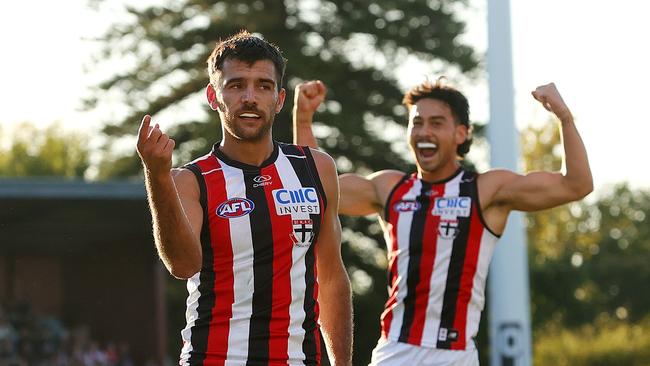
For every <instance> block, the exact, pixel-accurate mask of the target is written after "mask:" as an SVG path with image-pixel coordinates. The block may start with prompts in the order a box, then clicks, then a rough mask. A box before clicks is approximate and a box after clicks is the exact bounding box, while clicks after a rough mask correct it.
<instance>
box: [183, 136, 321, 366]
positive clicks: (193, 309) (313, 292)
mask: <svg viewBox="0 0 650 366" xmlns="http://www.w3.org/2000/svg"><path fill="white" fill-rule="evenodd" d="M217 146H218V144H216V145H215V146H214V148H213V149H212V152H211V153H210V154H207V155H205V156H203V157H201V158H199V159H197V160H195V161H193V162H192V163H189V164H188V165H186V166H185V168H187V169H189V170H191V171H192V172H193V173H194V174H195V176H196V178H197V180H198V183H199V188H200V194H201V197H200V201H201V206H202V208H203V226H202V229H201V246H202V252H203V263H202V267H201V271H200V272H199V273H197V274H196V275H194V276H193V277H192V278H190V279H189V280H188V281H187V289H188V293H189V296H188V298H187V311H186V320H187V325H186V327H185V328H184V329H183V330H182V331H181V335H182V339H183V348H182V350H181V358H180V364H181V365H224V364H229V365H276V364H282V365H287V364H289V365H295V364H300V365H318V364H320V355H321V351H320V342H321V340H320V333H319V325H318V303H317V298H318V283H317V274H316V250H315V249H316V248H315V246H316V242H317V239H318V233H319V228H320V226H321V219H322V217H323V214H324V210H325V206H326V201H325V193H324V191H323V187H322V185H321V182H320V180H319V177H318V173H317V170H316V165H315V163H314V160H313V157H312V155H311V153H310V151H309V149H308V148H306V147H305V148H303V147H299V146H295V145H287V144H278V143H276V142H274V149H273V153H272V155H271V157H269V159H267V160H266V161H265V162H264V163H263V164H262V165H261V166H260V167H256V166H251V165H247V164H244V163H241V162H238V161H233V160H231V159H229V158H228V157H227V156H225V155H224V154H223V153H222V152H221V151H220V150H219V149H218V148H217Z"/></svg>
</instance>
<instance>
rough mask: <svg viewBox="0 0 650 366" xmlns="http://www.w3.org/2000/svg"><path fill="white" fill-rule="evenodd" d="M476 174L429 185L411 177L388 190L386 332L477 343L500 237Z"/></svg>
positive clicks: (459, 346) (441, 344) (414, 340)
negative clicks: (486, 214) (483, 205)
mask: <svg viewBox="0 0 650 366" xmlns="http://www.w3.org/2000/svg"><path fill="white" fill-rule="evenodd" d="M476 177H477V175H476V173H473V172H468V171H465V170H462V169H459V170H458V171H456V173H454V174H453V175H452V176H451V177H449V178H448V179H446V180H443V181H439V182H435V183H428V182H425V181H422V180H421V179H418V177H417V174H412V175H410V176H409V175H406V176H405V177H404V178H403V179H402V180H401V181H400V182H399V183H398V184H397V185H396V186H395V187H394V188H393V190H392V192H391V193H390V195H389V196H388V199H387V202H386V206H385V211H384V223H385V225H384V235H385V238H386V243H387V245H388V259H389V281H388V283H389V289H388V290H389V297H388V300H387V302H386V306H385V309H384V312H383V314H382V316H381V327H382V337H384V338H387V339H390V340H394V341H398V342H405V343H409V344H413V345H421V346H426V347H433V348H438V349H452V350H465V349H472V348H473V347H474V343H473V341H472V338H474V337H475V336H476V333H477V332H478V325H479V320H480V318H481V311H482V310H483V305H484V303H485V280H486V276H487V272H488V267H489V264H490V259H491V257H492V253H493V251H494V247H495V244H496V242H497V240H498V236H497V235H495V234H494V233H492V232H491V231H490V230H489V229H488V227H487V226H486V225H485V222H484V220H483V217H482V214H481V209H480V205H479V200H478V190H477V185H476Z"/></svg>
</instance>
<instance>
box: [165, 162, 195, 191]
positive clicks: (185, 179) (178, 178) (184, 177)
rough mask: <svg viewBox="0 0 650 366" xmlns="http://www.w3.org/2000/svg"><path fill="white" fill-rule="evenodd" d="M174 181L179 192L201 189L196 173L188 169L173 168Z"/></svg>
mask: <svg viewBox="0 0 650 366" xmlns="http://www.w3.org/2000/svg"><path fill="white" fill-rule="evenodd" d="M171 175H172V179H173V180H174V184H175V185H176V188H177V189H178V190H188V189H196V190H197V191H198V189H199V183H198V180H197V177H196V175H195V174H194V172H192V171H191V170H189V169H187V168H173V169H172V170H171Z"/></svg>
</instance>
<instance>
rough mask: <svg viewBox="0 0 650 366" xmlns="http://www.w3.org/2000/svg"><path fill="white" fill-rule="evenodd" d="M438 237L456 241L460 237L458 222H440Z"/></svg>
mask: <svg viewBox="0 0 650 366" xmlns="http://www.w3.org/2000/svg"><path fill="white" fill-rule="evenodd" d="M438 235H440V237H441V238H444V239H450V240H453V239H456V237H457V236H458V220H440V225H438Z"/></svg>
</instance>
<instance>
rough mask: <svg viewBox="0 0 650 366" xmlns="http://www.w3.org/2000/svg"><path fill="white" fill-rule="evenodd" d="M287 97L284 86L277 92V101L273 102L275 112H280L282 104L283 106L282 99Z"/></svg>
mask: <svg viewBox="0 0 650 366" xmlns="http://www.w3.org/2000/svg"><path fill="white" fill-rule="evenodd" d="M286 97H287V91H286V90H284V88H282V89H280V92H279V93H278V102H277V103H276V104H275V113H276V114H277V113H280V111H281V110H282V106H284V99H285V98H286Z"/></svg>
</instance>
